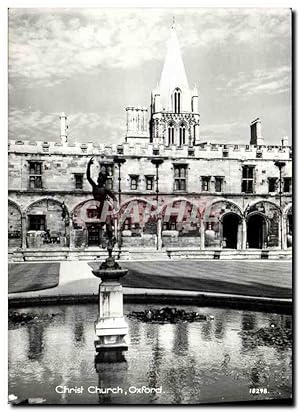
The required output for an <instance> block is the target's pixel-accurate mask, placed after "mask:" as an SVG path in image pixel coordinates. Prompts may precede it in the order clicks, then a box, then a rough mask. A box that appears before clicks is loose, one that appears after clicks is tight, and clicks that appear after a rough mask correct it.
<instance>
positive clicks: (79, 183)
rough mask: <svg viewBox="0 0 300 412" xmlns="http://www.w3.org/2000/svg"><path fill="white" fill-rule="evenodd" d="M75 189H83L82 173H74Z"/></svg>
mask: <svg viewBox="0 0 300 412" xmlns="http://www.w3.org/2000/svg"><path fill="white" fill-rule="evenodd" d="M74 178H75V189H83V174H82V173H75V174H74Z"/></svg>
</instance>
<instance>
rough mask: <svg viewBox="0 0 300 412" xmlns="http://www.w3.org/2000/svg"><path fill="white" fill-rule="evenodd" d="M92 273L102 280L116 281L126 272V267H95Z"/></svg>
mask: <svg viewBox="0 0 300 412" xmlns="http://www.w3.org/2000/svg"><path fill="white" fill-rule="evenodd" d="M92 272H93V275H94V276H96V277H97V278H100V279H101V280H102V282H105V281H107V280H112V281H118V280H120V279H121V278H122V277H124V276H125V275H127V273H128V269H97V270H93V271H92Z"/></svg>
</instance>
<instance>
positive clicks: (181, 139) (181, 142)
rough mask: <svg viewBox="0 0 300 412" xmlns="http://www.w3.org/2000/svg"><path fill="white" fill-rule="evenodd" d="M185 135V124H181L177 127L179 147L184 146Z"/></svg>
mask: <svg viewBox="0 0 300 412" xmlns="http://www.w3.org/2000/svg"><path fill="white" fill-rule="evenodd" d="M185 135H186V131H185V124H184V123H181V124H180V126H179V146H182V145H184V144H185Z"/></svg>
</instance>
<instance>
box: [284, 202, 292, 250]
mask: <svg viewBox="0 0 300 412" xmlns="http://www.w3.org/2000/svg"><path fill="white" fill-rule="evenodd" d="M292 208H293V205H292V203H289V204H288V205H286V206H285V208H284V209H283V212H282V215H283V219H282V225H283V227H282V232H283V233H282V242H283V248H284V249H286V248H289V247H292V246H293V226H294V222H293V212H292Z"/></svg>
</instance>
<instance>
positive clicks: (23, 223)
mask: <svg viewBox="0 0 300 412" xmlns="http://www.w3.org/2000/svg"><path fill="white" fill-rule="evenodd" d="M21 228H22V249H26V247H27V244H26V216H25V215H22V216H21Z"/></svg>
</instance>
